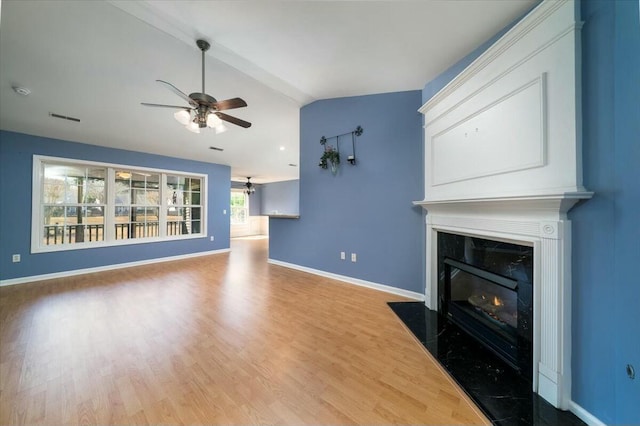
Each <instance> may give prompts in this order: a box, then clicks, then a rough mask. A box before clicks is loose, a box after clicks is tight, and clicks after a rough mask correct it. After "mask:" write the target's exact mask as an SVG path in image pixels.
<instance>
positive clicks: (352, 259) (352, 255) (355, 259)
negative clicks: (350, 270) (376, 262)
mask: <svg viewBox="0 0 640 426" xmlns="http://www.w3.org/2000/svg"><path fill="white" fill-rule="evenodd" d="M357 260H358V258H357V257H356V254H355V253H351V261H352V262H356V261H357Z"/></svg>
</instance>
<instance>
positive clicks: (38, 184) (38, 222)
mask: <svg viewBox="0 0 640 426" xmlns="http://www.w3.org/2000/svg"><path fill="white" fill-rule="evenodd" d="M50 162H51V163H58V164H60V163H62V164H68V165H77V166H92V167H104V168H106V169H107V175H106V178H105V188H106V195H107V201H106V206H105V213H104V231H103V232H104V240H103V241H91V242H82V243H73V244H54V245H45V244H43V239H44V238H43V229H44V227H43V226H42V225H43V223H44V222H43V217H42V213H43V212H42V210H43V209H42V196H43V193H44V173H43V171H44V168H43V163H50ZM116 169H120V170H131V171H132V172H143V173H156V174H159V175H160V188H159V192H160V206H159V208H160V216H159V218H158V220H159V223H160V225H159V226H160V229H159V236H157V237H146V238H128V239H121V240H116V239H115V228H114V226H115V207H116V204H115V171H116ZM167 175H177V176H182V177H188V178H198V179H201V182H202V183H201V187H200V208H201V212H200V233H198V234H183V235H171V236H167V235H166V233H167V232H166V221H167V208H168V203H167V197H166V194H165V191H166V183H167ZM32 176H33V178H32V187H31V253H48V252H57V251H67V250H83V249H91V248H97V247H111V246H123V245H132V244H147V243H157V242H162V241H175V240H189V239H196V238H206V237H207V235H208V234H207V213H208V204H207V190H208V184H209V182H208V175H206V174H202V173H194V172H186V171H181V170H168V169H157V168H150V167H139V166H132V165H127V164H115V163H103V162H97V161H87V160H77V159H72V158H62V157H51V156H44V155H34V156H33V175H32Z"/></svg>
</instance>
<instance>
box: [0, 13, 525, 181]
mask: <svg viewBox="0 0 640 426" xmlns="http://www.w3.org/2000/svg"><path fill="white" fill-rule="evenodd" d="M536 3H537V0H509V1H507V0H457V1H454V0H431V1H376V2H368V1H279V2H271V1H258V0H254V1H136V2H134V1H109V2H102V1H85V2H80V1H30V0H23V1H7V0H4V1H2V2H1V8H0V19H1V21H0V128H2V129H4V130H11V131H17V132H23V133H28V134H33V135H39V136H47V137H52V138H59V139H66V140H71V141H77V142H83V143H88V144H93V145H102V146H109V147H113V148H121V149H128V150H134V151H142V152H149V153H154V154H160V155H168V156H172V157H179V158H187V159H192V160H199V161H206V162H211V163H218V164H227V165H229V166H231V170H232V176H233V177H235V178H238V179H240V178H242V177H244V176H253V177H254V178H253V179H252V180H253V181H255V182H257V183H264V182H273V181H279V180H287V179H295V178H297V177H298V167H297V166H299V165H298V156H299V143H300V141H299V123H298V119H299V109H300V107H301V106H303V105H306V104H308V103H310V102H313V101H315V100H318V99H326V98H335V97H343V96H357V95H365V94H372V93H383V92H396V91H404V90H419V89H421V88H422V87H423V85H424V84H425V83H426V82H427V81H429V80H431V79H433V78H434V77H435V76H437V75H438V74H439V73H441V72H442V71H444V70H445V69H447V68H448V67H449V66H451V65H452V64H453V63H455V62H456V61H457V60H458V59H459V58H461V57H463V56H464V55H466V54H467V53H469V52H470V51H472V50H473V49H475V48H476V47H477V46H479V45H480V44H481V43H483V42H484V41H485V40H487V39H488V38H489V37H491V36H492V35H493V34H495V33H496V32H497V31H499V30H500V29H502V28H503V27H504V26H505V25H507V24H509V23H510V22H511V21H513V20H514V19H515V18H517V17H519V16H521V15H522V14H523V13H525V12H526V11H527V10H529V9H530V8H531V7H532V6H533V5H535V4H536ZM199 38H202V39H205V40H208V41H209V42H211V44H212V47H211V49H210V50H209V51H208V52H207V54H206V92H207V93H208V94H210V95H213V96H214V97H215V98H217V99H219V100H222V99H227V98H233V97H241V98H243V99H244V100H245V101H246V102H247V103H248V107H247V108H242V109H237V110H232V111H229V113H230V114H232V115H235V116H237V117H239V118H242V119H244V120H247V121H250V122H252V123H253V126H252V127H251V128H249V129H242V128H240V127H235V126H232V125H229V126H228V127H229V130H228V131H227V132H225V133H222V134H218V135H216V134H215V132H214V131H213V130H205V131H203V132H202V133H201V134H193V133H190V132H188V131H187V130H185V129H184V127H182V126H181V125H180V124H179V123H178V122H176V121H175V120H174V118H173V111H172V110H168V109H153V108H147V107H144V106H141V105H140V102H151V103H161V104H171V105H182V104H183V102H182V101H181V99H180V98H179V97H177V96H176V95H175V94H174V93H172V92H170V91H169V90H166V88H164V87H161V85H159V84H158V83H156V82H155V80H157V79H161V80H166V81H168V82H171V83H172V84H173V85H175V86H176V87H178V88H179V89H181V90H182V91H183V92H186V93H191V92H199V91H200V88H201V63H200V61H201V58H200V52H199V50H198V48H197V47H196V45H195V40H196V39H199ZM16 86H19V87H26V88H28V89H29V90H31V94H30V95H28V96H21V95H19V94H17V93H15V92H14V90H13V89H12V87H16ZM50 113H56V114H60V115H64V116H71V117H76V118H79V119H80V120H81V121H80V122H79V123H77V122H72V121H68V120H61V119H57V118H53V117H51V116H50V115H49V114H50ZM347 130H348V129H346V130H345V131H347ZM212 146H214V147H218V148H221V149H223V151H216V150H211V149H210V147H212ZM290 164H294V165H296V166H291V165H290Z"/></svg>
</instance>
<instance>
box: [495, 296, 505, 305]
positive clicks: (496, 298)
mask: <svg viewBox="0 0 640 426" xmlns="http://www.w3.org/2000/svg"><path fill="white" fill-rule="evenodd" d="M502 305H503V303H502V300H500V299H499V298H498V296H493V306H502Z"/></svg>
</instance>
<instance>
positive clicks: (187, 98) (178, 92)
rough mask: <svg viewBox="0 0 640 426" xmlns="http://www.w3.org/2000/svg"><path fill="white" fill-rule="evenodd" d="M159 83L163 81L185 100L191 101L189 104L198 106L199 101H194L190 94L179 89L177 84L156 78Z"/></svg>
mask: <svg viewBox="0 0 640 426" xmlns="http://www.w3.org/2000/svg"><path fill="white" fill-rule="evenodd" d="M156 81H157V82H158V83H162V84H164V85H165V87H166V88H167V89H169V90H171V91H172V92H173V93H175V94H176V95H178V96H180V97H181V98H182V99H184V100H185V101H187V102H189V105H191V106H193V107H197V106H198V103H197V102H196V101H194V100H193V99H191V98H190V97H189V96H187V95H186V93H184V92H183V91H182V90H180V89H178V88H177V87H176V86H174V85H173V84H171V83H168V82H166V81H164V80H156Z"/></svg>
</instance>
